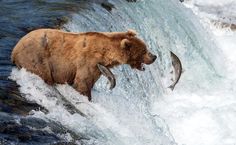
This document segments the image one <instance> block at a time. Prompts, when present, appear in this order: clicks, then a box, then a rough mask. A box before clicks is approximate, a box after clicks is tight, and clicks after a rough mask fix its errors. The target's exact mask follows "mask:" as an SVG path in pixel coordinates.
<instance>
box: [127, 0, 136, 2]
mask: <svg viewBox="0 0 236 145" xmlns="http://www.w3.org/2000/svg"><path fill="white" fill-rule="evenodd" d="M126 1H127V2H137V0H126Z"/></svg>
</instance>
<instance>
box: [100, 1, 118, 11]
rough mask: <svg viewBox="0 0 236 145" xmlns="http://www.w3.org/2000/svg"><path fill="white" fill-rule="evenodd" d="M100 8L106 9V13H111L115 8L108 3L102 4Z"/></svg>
mask: <svg viewBox="0 0 236 145" xmlns="http://www.w3.org/2000/svg"><path fill="white" fill-rule="evenodd" d="M101 6H102V7H103V8H104V9H106V10H107V11H108V12H111V11H112V9H113V8H115V6H114V5H113V4H111V3H109V2H102V3H101Z"/></svg>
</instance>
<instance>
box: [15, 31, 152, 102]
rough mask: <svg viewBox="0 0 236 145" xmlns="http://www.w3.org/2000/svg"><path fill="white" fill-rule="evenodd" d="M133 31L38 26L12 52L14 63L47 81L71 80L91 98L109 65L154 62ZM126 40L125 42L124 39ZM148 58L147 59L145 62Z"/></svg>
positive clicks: (137, 64) (132, 64)
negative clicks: (82, 30)
mask: <svg viewBox="0 0 236 145" xmlns="http://www.w3.org/2000/svg"><path fill="white" fill-rule="evenodd" d="M135 35H136V33H135V32H134V31H128V32H103V33H102V32H86V33H69V32H63V31H60V30H55V29H39V30H35V31H32V32H30V33H28V34H27V35H25V36H24V37H23V38H21V40H20V41H19V42H18V43H17V44H16V46H15V48H14V49H13V51H12V56H11V59H12V62H13V63H15V64H16V65H17V66H18V67H19V68H21V67H24V68H26V69H27V70H28V71H30V72H32V73H35V74H37V75H39V76H40V77H41V78H42V79H43V80H44V81H45V82H46V83H47V84H49V85H53V84H54V83H59V84H64V83H68V84H70V85H73V87H74V88H75V89H76V90H77V91H79V92H80V93H81V94H83V95H86V96H88V97H89V100H90V99H91V89H92V87H93V85H94V84H95V82H96V81H97V80H98V78H99V77H100V75H101V72H100V71H99V70H98V68H97V64H98V63H100V64H102V65H104V66H106V67H108V68H112V67H114V66H117V65H120V64H130V65H131V67H132V68H137V69H139V68H140V65H141V63H146V64H148V63H149V62H151V60H150V57H148V56H147V54H148V51H147V49H146V45H145V43H144V42H143V41H142V40H140V39H139V38H137V37H136V36H135ZM122 40H123V41H122ZM144 61H145V62H144Z"/></svg>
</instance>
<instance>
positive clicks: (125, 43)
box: [120, 39, 132, 50]
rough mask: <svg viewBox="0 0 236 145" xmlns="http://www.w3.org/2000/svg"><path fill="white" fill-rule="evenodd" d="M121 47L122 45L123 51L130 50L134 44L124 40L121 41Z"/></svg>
mask: <svg viewBox="0 0 236 145" xmlns="http://www.w3.org/2000/svg"><path fill="white" fill-rule="evenodd" d="M120 45H121V48H122V49H126V50H128V49H129V48H130V47H131V45H132V44H131V42H130V41H129V40H128V39H123V40H121V43H120Z"/></svg>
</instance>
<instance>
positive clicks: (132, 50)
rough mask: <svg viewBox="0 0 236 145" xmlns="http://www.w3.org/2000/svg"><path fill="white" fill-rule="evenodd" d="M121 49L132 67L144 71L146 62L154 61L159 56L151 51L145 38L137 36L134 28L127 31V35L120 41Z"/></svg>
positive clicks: (127, 62)
mask: <svg viewBox="0 0 236 145" xmlns="http://www.w3.org/2000/svg"><path fill="white" fill-rule="evenodd" d="M120 47H121V48H120V49H121V50H122V52H123V54H122V55H123V57H125V60H126V62H125V64H129V65H130V66H131V68H136V69H138V70H141V71H144V70H145V69H144V64H151V63H153V62H154V61H155V60H156V58H157V56H156V55H154V54H152V53H150V52H149V51H148V49H147V46H146V44H145V43H144V41H143V40H141V39H139V38H137V37H136V33H135V32H134V31H133V30H129V31H128V32H127V36H126V37H125V38H123V39H122V40H121V42H120Z"/></svg>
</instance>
